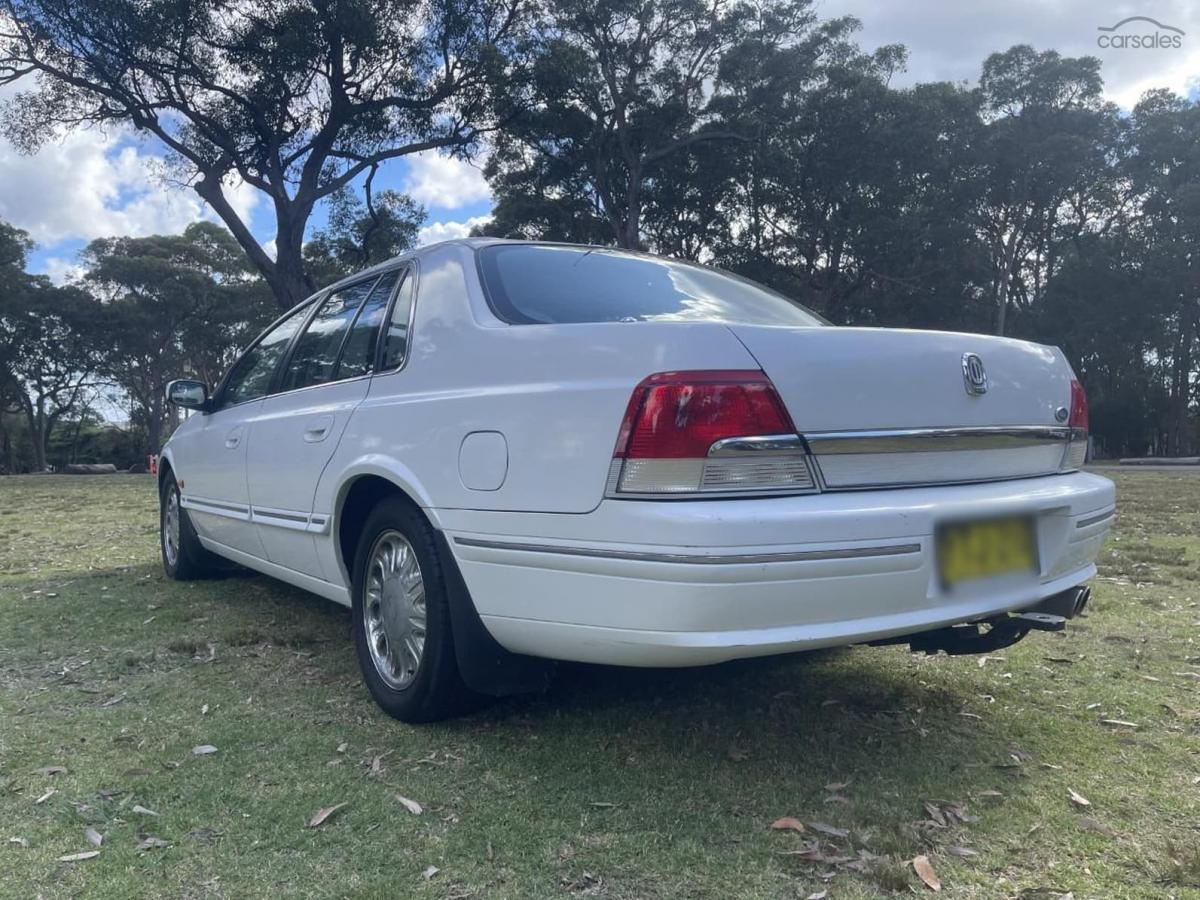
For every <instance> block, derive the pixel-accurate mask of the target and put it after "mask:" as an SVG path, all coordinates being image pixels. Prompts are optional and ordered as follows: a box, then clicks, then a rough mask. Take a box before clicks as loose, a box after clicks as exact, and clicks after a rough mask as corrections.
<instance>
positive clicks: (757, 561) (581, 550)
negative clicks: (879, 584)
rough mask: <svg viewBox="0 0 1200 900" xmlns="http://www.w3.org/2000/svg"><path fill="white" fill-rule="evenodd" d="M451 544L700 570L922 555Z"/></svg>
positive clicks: (908, 549) (905, 549)
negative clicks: (675, 550)
mask: <svg viewBox="0 0 1200 900" xmlns="http://www.w3.org/2000/svg"><path fill="white" fill-rule="evenodd" d="M454 543H456V544H458V545H459V546H460V547H478V548H481V549H485V550H514V551H518V552H521V553H556V554H560V555H564V556H590V557H596V558H600V559H624V560H631V561H634V562H656V563H685V564H689V565H702V566H735V565H761V564H763V563H782V562H815V561H820V560H834V559H864V558H867V557H874V556H905V555H908V554H911V553H920V552H921V545H920V544H919V543H911V544H890V545H888V546H883V547H847V548H845V549H839V550H796V551H782V552H779V553H659V552H651V551H642V550H617V549H613V548H609V547H564V546H562V545H558V544H527V543H519V542H516V541H493V540H489V539H484V538H469V537H456V538H455V539H454Z"/></svg>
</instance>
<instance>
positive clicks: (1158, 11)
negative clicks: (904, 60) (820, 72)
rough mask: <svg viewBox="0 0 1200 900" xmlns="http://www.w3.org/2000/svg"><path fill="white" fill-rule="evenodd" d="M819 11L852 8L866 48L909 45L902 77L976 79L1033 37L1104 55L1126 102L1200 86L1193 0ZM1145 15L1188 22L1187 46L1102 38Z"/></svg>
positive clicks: (1111, 82)
mask: <svg viewBox="0 0 1200 900" xmlns="http://www.w3.org/2000/svg"><path fill="white" fill-rule="evenodd" d="M817 11H818V13H819V15H821V16H822V17H825V18H832V17H834V16H843V15H852V16H855V17H856V18H858V19H860V20H861V21H862V23H863V29H862V31H861V32H859V35H858V38H859V40H860V42H861V44H862V45H863V46H864V47H867V48H874V47H877V46H879V45H880V44H891V43H901V44H904V45H905V46H907V47H908V51H909V58H908V71H907V72H906V73H905V74H904V75H903V76H902V77H901V78H900V79H898V81H897V83H898V84H912V83H914V82H918V81H934V80H949V81H968V82H972V83H974V82H975V81H976V80H977V79H978V78H979V71H980V67H981V66H982V64H983V60H984V59H985V58H986V57H987V56H988V54H990V53H994V52H996V51H998V50H1007V49H1008V48H1009V47H1011V46H1012V45H1013V44H1031V45H1033V46H1034V47H1035V48H1037V49H1039V50H1057V51H1058V52H1059V53H1061V54H1063V55H1064V56H1095V57H1097V58H1098V59H1099V60H1100V61H1101V74H1102V75H1103V76H1104V82H1105V94H1106V95H1107V96H1108V98H1109V99H1111V100H1113V101H1114V102H1116V103H1118V104H1120V105H1121V106H1123V107H1126V108H1128V107H1130V106H1132V105H1133V104H1134V103H1136V102H1137V99H1138V97H1140V96H1141V94H1142V92H1143V91H1145V90H1147V89H1148V88H1151V87H1167V88H1170V89H1171V90H1173V91H1175V92H1176V93H1179V94H1187V93H1188V91H1189V90H1195V89H1196V88H1197V87H1198V86H1200V80H1198V79H1197V75H1198V73H1200V4H1196V3H1194V2H1192V0H1155V3H1154V5H1153V6H1152V7H1145V8H1142V7H1141V5H1140V4H1131V3H1128V2H1117V3H1112V4H1096V3H1095V2H1094V0H975V2H972V3H946V2H945V0H908V2H906V3H896V2H895V0H823V2H821V3H820V4H819V6H818V10H817ZM1137 14H1143V15H1150V16H1153V17H1154V18H1155V19H1156V20H1158V21H1159V22H1161V23H1163V24H1164V25H1171V26H1174V27H1176V28H1181V29H1183V30H1184V31H1185V32H1186V34H1185V35H1184V37H1183V46H1182V47H1181V48H1179V49H1173V48H1160V49H1149V50H1134V49H1121V50H1118V49H1105V48H1103V47H1100V46H1099V45H1098V44H1097V42H1096V41H1097V38H1098V37H1099V36H1100V34H1101V32H1099V31H1098V30H1097V28H1098V27H1099V26H1112V25H1115V24H1116V23H1117V22H1119V21H1121V20H1122V19H1124V18H1126V17H1128V16H1132V15H1137ZM1143 24H1144V23H1143ZM1129 27H1130V26H1126V28H1123V29H1122V31H1123V32H1124V31H1126V30H1128V29H1129ZM1133 28H1134V31H1136V32H1137V33H1142V31H1143V30H1144V29H1143V28H1142V27H1141V26H1140V25H1135V26H1133ZM1150 30H1151V31H1153V30H1154V29H1153V27H1151V28H1150ZM1131 33H1132V32H1131Z"/></svg>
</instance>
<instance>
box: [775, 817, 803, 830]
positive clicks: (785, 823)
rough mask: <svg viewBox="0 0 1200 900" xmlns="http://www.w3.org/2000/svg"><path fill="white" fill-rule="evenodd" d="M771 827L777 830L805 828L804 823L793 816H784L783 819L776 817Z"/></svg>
mask: <svg viewBox="0 0 1200 900" xmlns="http://www.w3.org/2000/svg"><path fill="white" fill-rule="evenodd" d="M771 827H772V828H774V829H775V830H776V831H799V832H803V831H804V830H805V828H804V823H803V822H801V821H800V820H799V819H796V818H793V817H792V816H784V817H783V818H782V819H776V820H775V821H774V822H772V823H771Z"/></svg>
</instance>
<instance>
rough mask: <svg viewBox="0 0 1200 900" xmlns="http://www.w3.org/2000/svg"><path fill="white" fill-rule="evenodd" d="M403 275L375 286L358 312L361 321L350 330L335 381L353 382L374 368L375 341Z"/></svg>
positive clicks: (388, 277) (390, 274)
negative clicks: (348, 380)
mask: <svg viewBox="0 0 1200 900" xmlns="http://www.w3.org/2000/svg"><path fill="white" fill-rule="evenodd" d="M399 277H400V273H399V272H398V271H397V272H388V273H386V274H385V275H384V276H383V277H382V278H380V279H379V281H378V282H377V283H376V285H375V287H374V289H373V290H372V291H371V295H370V296H369V297H367V302H366V303H364V304H363V305H362V309H361V310H359V313H358V318H357V319H355V320H354V324H353V325H352V326H351V328H350V334H349V335H348V336H347V337H346V346H344V347H343V348H342V359H341V362H339V363H338V367H337V372H336V374H335V375H334V377H335V378H354V377H355V376H356V375H366V374H367V373H368V372H370V371H371V369H372V368H373V367H374V365H375V344H376V341H375V338H376V337H377V336H378V335H379V326H380V324H381V323H382V322H383V316H384V313H385V312H387V304H388V300H389V299H391V296H392V289H393V288H395V286H396V279H397V278H399Z"/></svg>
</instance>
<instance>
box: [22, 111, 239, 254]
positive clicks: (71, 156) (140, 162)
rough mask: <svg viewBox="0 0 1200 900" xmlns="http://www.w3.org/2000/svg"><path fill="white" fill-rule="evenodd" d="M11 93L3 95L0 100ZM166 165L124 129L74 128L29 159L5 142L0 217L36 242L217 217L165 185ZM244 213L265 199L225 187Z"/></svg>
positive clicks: (166, 227)
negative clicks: (23, 231) (25, 232)
mask: <svg viewBox="0 0 1200 900" xmlns="http://www.w3.org/2000/svg"><path fill="white" fill-rule="evenodd" d="M12 92H13V89H12V88H10V89H8V90H5V91H0V101H3V100H4V99H6V98H5V96H4V95H5V94H11V93H12ZM161 165H162V160H161V158H160V157H159V156H157V155H156V154H154V153H151V152H149V150H148V147H147V146H145V145H141V144H135V143H132V142H131V137H130V133H129V132H127V131H126V130H125V129H119V128H118V129H109V130H101V129H95V128H92V129H84V128H80V129H76V130H73V131H70V132H67V133H65V134H63V135H61V136H60V137H58V138H56V139H53V140H51V141H49V142H47V143H46V144H45V145H43V146H42V147H41V148H40V149H39V150H38V152H36V153H34V154H32V155H29V156H26V155H23V154H21V153H19V152H18V151H17V150H16V149H15V148H13V147H12V146H11V145H10V144H8V143H7V142H5V141H2V140H0V219H3V220H5V221H7V222H10V223H12V224H13V225H16V226H17V227H18V228H22V229H24V230H25V231H28V232H29V234H30V235H31V236H32V237H33V239H34V240H35V241H37V242H38V243H41V244H43V245H54V244H57V243H59V242H60V241H64V240H72V239H74V240H91V239H93V238H97V237H108V236H131V237H142V236H145V235H149V234H171V233H177V232H179V231H181V230H182V229H183V228H185V227H186V226H187V225H189V224H191V223H192V222H195V221H197V220H198V219H211V220H214V221H215V220H216V216H215V214H214V213H213V212H212V210H211V209H209V207H208V205H207V204H206V203H204V202H203V201H202V200H201V199H200V198H199V196H197V195H196V194H195V193H194V192H193V191H192V190H191V189H190V188H187V187H185V186H182V185H172V184H167V183H164V181H163V180H162V178H161V177H160V176H159V170H160V169H161ZM227 195H228V196H229V200H230V203H231V204H232V205H233V207H234V208H235V209H236V210H237V211H238V213H239V214H240V215H241V216H243V218H245V217H248V216H249V214H250V210H251V209H252V208H253V207H254V206H255V205H256V204H257V203H258V202H259V201H260V200H261V196H260V195H259V194H258V192H257V191H255V190H254V189H252V188H250V187H249V186H247V185H245V184H244V183H240V182H239V183H237V184H232V183H231V186H230V187H229V188H228V189H227Z"/></svg>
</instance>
